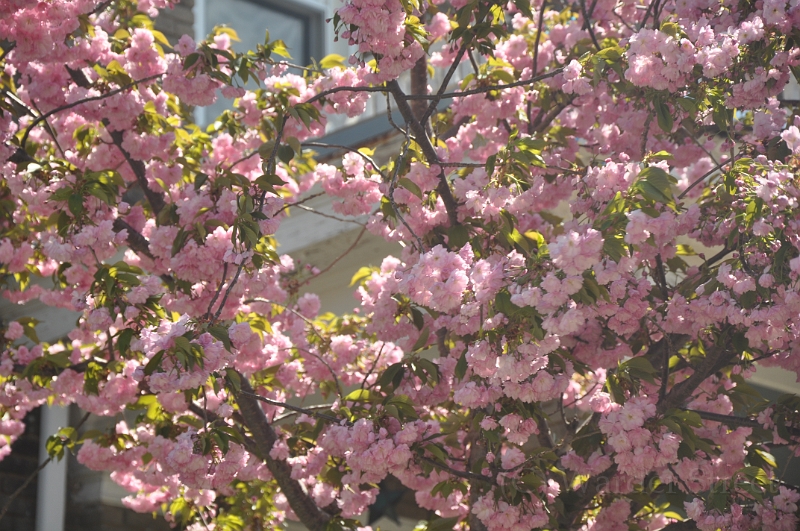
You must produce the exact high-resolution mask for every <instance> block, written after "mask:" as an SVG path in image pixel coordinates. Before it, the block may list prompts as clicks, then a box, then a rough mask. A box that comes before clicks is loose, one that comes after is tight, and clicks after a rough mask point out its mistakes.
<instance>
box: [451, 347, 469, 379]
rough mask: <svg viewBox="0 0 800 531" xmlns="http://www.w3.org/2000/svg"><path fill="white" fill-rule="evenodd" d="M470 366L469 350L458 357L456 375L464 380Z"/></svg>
mask: <svg viewBox="0 0 800 531" xmlns="http://www.w3.org/2000/svg"><path fill="white" fill-rule="evenodd" d="M468 368H469V366H468V365H467V352H466V351H464V353H463V354H461V357H460V358H458V362H457V363H456V368H455V371H454V376H455V377H456V378H458V379H459V380H463V379H464V376H465V375H466V374H467V369H468Z"/></svg>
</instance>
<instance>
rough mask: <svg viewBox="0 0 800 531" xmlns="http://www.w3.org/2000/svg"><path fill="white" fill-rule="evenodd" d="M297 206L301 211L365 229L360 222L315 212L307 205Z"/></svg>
mask: <svg viewBox="0 0 800 531" xmlns="http://www.w3.org/2000/svg"><path fill="white" fill-rule="evenodd" d="M296 206H297V208H299V209H301V210H305V211H306V212H310V213H312V214H316V215H318V216H322V217H323V218H328V219H333V220H336V221H339V222H341V223H355V224H356V225H358V226H359V227H365V224H364V223H361V222H358V221H356V220H354V219H346V218H340V217H338V216H334V215H331V214H326V213H324V212H320V211H319V210H314V209H313V208H311V207H307V206H305V205H296Z"/></svg>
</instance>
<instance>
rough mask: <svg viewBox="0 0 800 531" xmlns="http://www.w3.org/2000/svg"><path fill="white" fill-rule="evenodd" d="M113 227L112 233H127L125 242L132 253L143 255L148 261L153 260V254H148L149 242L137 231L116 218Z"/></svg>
mask: <svg viewBox="0 0 800 531" xmlns="http://www.w3.org/2000/svg"><path fill="white" fill-rule="evenodd" d="M113 227H114V232H122V231H123V230H124V231H127V232H128V237H127V239H126V241H127V242H128V247H130V249H131V250H132V251H134V252H135V253H137V254H143V255H145V256H146V257H147V258H149V259H150V260H155V257H154V256H153V253H151V252H150V242H148V241H147V238H145V237H144V236H142V234H141V233H140V232H139V231H137V230H136V229H134V228H133V227H131V226H130V225H129V224H128V222H127V221H125V220H123V219H120V218H117V219H115V220H114V225H113Z"/></svg>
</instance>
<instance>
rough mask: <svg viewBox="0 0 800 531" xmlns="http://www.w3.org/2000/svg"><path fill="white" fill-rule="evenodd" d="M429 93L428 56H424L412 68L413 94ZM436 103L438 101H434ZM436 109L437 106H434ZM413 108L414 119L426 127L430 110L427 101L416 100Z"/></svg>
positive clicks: (412, 104) (412, 105)
mask: <svg viewBox="0 0 800 531" xmlns="http://www.w3.org/2000/svg"><path fill="white" fill-rule="evenodd" d="M427 93H428V56H427V55H423V56H422V57H420V58H419V60H418V61H417V62H416V63H414V66H413V67H412V68H411V94H427ZM434 101H436V100H434ZM434 107H435V105H434ZM411 108H412V109H413V111H414V117H415V118H416V119H417V120H419V121H420V123H422V125H425V122H426V121H427V115H428V113H427V111H428V110H429V108H427V107H426V105H425V100H414V101H413V102H412V103H411Z"/></svg>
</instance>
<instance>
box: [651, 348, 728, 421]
mask: <svg viewBox="0 0 800 531" xmlns="http://www.w3.org/2000/svg"><path fill="white" fill-rule="evenodd" d="M727 346H728V338H725V340H724V342H723V344H722V345H714V346H712V347H711V348H710V349H708V350H707V351H706V357H705V359H703V361H702V362H700V365H699V366H698V367H697V368H696V369H695V370H694V372H693V373H692V375H691V376H689V378H687V379H686V380H684V381H682V382H680V383H678V384H676V385H675V386H673V388H672V390H670V392H669V393H667V395H666V396H665V397H664V399H663V400H659V402H658V406H657V411H658V413H659V414H663V413H664V412H665V411H667V410H669V409H672V408H675V407H681V406H682V405H683V404H684V403H685V402H686V400H688V399H689V397H690V396H692V393H693V392H694V391H695V389H697V387H698V386H700V384H702V383H703V382H704V381H705V379H706V378H708V377H709V376H711V375H712V374H714V373H715V372H717V371H718V370H719V369H720V368H722V367H724V366H725V365H727V364H728V362H729V361H730V359H731V358H732V357H733V356H734V354H735V352H733V351H730V350H728V349H727Z"/></svg>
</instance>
